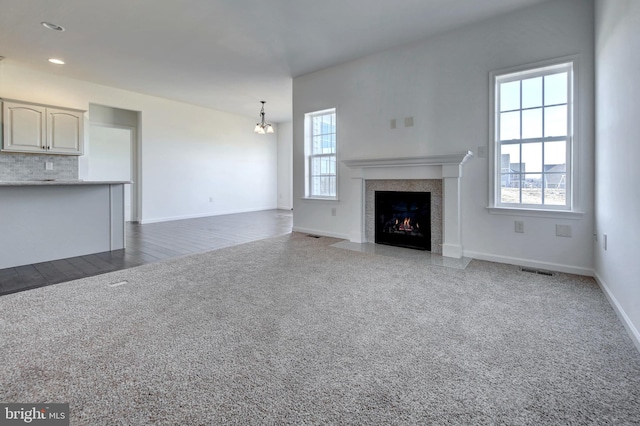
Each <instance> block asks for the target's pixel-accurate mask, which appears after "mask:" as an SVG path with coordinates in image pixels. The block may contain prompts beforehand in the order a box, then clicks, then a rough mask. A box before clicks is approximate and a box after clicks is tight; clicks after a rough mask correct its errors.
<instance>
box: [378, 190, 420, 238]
mask: <svg viewBox="0 0 640 426" xmlns="http://www.w3.org/2000/svg"><path fill="white" fill-rule="evenodd" d="M375 216H376V229H375V242H376V244H388V245H392V246H399V247H407V248H413V249H418V250H431V193H430V192H399V191H376V192H375Z"/></svg>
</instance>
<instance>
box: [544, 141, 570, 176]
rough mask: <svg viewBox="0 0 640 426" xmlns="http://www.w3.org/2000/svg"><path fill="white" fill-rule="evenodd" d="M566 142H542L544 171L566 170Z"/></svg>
mask: <svg viewBox="0 0 640 426" xmlns="http://www.w3.org/2000/svg"><path fill="white" fill-rule="evenodd" d="M566 163H567V143H566V142H565V141H559V142H546V143H545V144H544V171H545V172H562V173H564V172H565V171H566Z"/></svg>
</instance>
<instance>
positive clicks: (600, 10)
mask: <svg viewBox="0 0 640 426" xmlns="http://www.w3.org/2000/svg"><path fill="white" fill-rule="evenodd" d="M638 28H640V1H637V0H615V1H613V0H600V1H598V2H597V3H596V67H597V73H596V75H597V79H596V100H597V101H596V110H597V120H596V218H597V220H596V232H597V236H598V242H597V244H596V249H595V270H596V277H597V278H598V280H599V281H600V284H601V286H602V287H603V288H604V289H605V292H607V294H608V296H609V298H610V299H611V301H612V304H613V305H614V306H615V307H616V309H617V310H618V314H619V315H620V316H621V317H622V319H623V321H625V323H626V325H627V328H628V330H629V331H630V334H631V335H632V336H633V337H634V339H635V343H636V345H637V346H638V349H640V332H639V330H640V262H638V259H640V216H639V215H638V211H640V190H639V189H638V185H639V184H640V167H638V158H640V141H638V134H640V121H638V112H639V111H640V84H639V82H638V81H639V80H638V76H640V56H639V55H638V52H640V30H638ZM605 235H606V236H607V238H606V240H607V248H606V249H605V246H604V243H605V237H604V236H605Z"/></svg>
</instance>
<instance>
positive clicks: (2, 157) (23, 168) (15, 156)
mask: <svg viewBox="0 0 640 426" xmlns="http://www.w3.org/2000/svg"><path fill="white" fill-rule="evenodd" d="M47 162H49V163H52V164H53V170H45V163H47ZM42 179H78V157H77V156H70V155H46V154H20V153H8V152H2V153H0V181H1V180H4V181H22V180H42Z"/></svg>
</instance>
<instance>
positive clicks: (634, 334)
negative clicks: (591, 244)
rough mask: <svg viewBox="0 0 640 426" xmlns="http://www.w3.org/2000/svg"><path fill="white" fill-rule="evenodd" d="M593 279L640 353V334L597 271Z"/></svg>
mask: <svg viewBox="0 0 640 426" xmlns="http://www.w3.org/2000/svg"><path fill="white" fill-rule="evenodd" d="M593 277H594V278H595V279H596V282H597V283H598V285H599V286H600V288H601V289H602V292H603V293H604V294H605V296H607V300H609V303H610V304H611V306H612V307H613V310H614V311H615V312H616V315H618V318H620V321H621V322H622V325H624V328H625V329H626V330H627V334H629V337H630V338H631V341H633V344H634V345H635V346H636V349H637V350H638V352H640V332H639V331H638V329H637V328H636V327H635V325H633V323H632V322H631V320H630V319H629V316H628V315H627V313H626V312H625V311H624V309H623V308H622V306H620V303H618V299H616V297H615V296H614V295H613V293H612V292H611V290H610V289H609V286H608V285H607V284H606V283H605V281H604V280H603V279H602V277H601V276H600V275H599V274H598V271H594V273H593Z"/></svg>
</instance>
